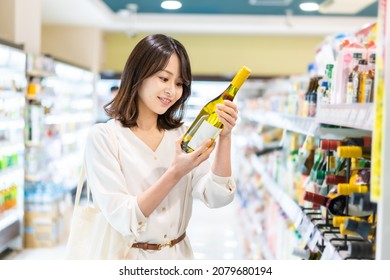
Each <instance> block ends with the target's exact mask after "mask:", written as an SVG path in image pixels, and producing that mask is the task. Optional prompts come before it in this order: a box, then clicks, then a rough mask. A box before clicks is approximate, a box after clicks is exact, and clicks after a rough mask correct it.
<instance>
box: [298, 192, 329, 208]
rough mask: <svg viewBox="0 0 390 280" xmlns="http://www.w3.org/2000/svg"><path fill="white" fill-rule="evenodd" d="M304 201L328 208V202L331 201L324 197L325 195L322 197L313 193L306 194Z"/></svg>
mask: <svg viewBox="0 0 390 280" xmlns="http://www.w3.org/2000/svg"><path fill="white" fill-rule="evenodd" d="M303 199H304V200H306V201H310V202H312V203H314V204H317V205H323V206H326V205H327V202H328V200H329V197H326V196H323V195H320V194H317V193H313V192H305V195H304V197H303Z"/></svg>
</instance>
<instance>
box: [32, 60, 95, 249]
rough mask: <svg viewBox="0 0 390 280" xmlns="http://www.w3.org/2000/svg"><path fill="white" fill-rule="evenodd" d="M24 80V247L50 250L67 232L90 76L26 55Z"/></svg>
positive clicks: (88, 110) (89, 109) (90, 112)
mask: <svg viewBox="0 0 390 280" xmlns="http://www.w3.org/2000/svg"><path fill="white" fill-rule="evenodd" d="M27 77H28V80H29V82H30V84H29V90H28V91H27V103H28V105H27V111H26V119H27V129H26V150H27V151H26V176H25V180H26V192H25V201H26V204H25V246H26V247H32V248H35V247H51V246H53V245H55V244H57V243H58V242H59V241H61V240H62V238H63V237H64V236H65V234H66V232H67V230H68V224H69V218H70V217H69V213H70V210H71V209H70V208H71V204H72V203H71V197H72V194H73V193H74V191H75V189H76V186H77V183H78V179H79V172H80V169H81V165H82V162H83V151H84V147H85V140H86V137H87V133H88V129H89V128H90V127H91V126H92V124H94V123H95V112H94V100H93V98H94V95H93V92H94V79H95V77H94V75H93V73H92V72H91V71H89V70H87V69H84V68H81V67H79V66H75V65H71V64H69V63H66V62H63V61H60V60H57V59H53V58H51V57H46V56H38V57H32V56H29V59H28V68H27ZM42 221H44V222H42ZM40 236H45V238H40Z"/></svg>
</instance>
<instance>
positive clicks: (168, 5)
mask: <svg viewBox="0 0 390 280" xmlns="http://www.w3.org/2000/svg"><path fill="white" fill-rule="evenodd" d="M181 6H182V5H181V3H180V2H179V1H163V2H162V3H161V8H163V9H166V10H177V9H180V8H181Z"/></svg>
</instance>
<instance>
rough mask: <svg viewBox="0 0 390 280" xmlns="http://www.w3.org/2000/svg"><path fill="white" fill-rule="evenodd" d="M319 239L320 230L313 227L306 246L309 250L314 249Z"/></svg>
mask: <svg viewBox="0 0 390 280" xmlns="http://www.w3.org/2000/svg"><path fill="white" fill-rule="evenodd" d="M320 240H321V232H320V231H319V230H318V229H314V230H313V233H312V235H311V237H310V239H309V242H308V243H307V246H308V247H309V249H310V250H312V251H314V249H315V248H316V247H317V243H318V241H320Z"/></svg>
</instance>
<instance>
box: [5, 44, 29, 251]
mask: <svg viewBox="0 0 390 280" xmlns="http://www.w3.org/2000/svg"><path fill="white" fill-rule="evenodd" d="M25 64H26V55H25V53H24V52H23V50H22V48H21V47H20V46H16V45H13V44H9V43H7V42H0V251H1V250H3V249H4V248H5V247H7V246H8V245H9V244H12V245H11V246H13V248H18V249H20V248H22V230H23V211H24V203H23V188H24V179H23V178H24V167H23V165H24V150H25V149H24V141H23V140H24V139H23V130H24V125H25V121H24V118H23V110H24V104H25V101H24V92H23V91H24V89H25V87H26V78H25Z"/></svg>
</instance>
